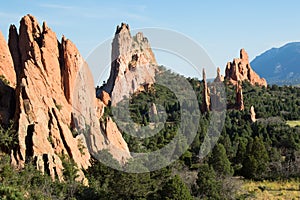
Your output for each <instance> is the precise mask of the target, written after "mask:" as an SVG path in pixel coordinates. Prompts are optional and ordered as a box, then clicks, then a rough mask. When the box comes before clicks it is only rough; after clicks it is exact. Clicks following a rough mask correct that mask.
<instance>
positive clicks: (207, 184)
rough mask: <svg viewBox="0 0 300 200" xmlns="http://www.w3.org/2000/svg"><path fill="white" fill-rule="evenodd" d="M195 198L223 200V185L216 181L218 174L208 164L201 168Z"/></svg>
mask: <svg viewBox="0 0 300 200" xmlns="http://www.w3.org/2000/svg"><path fill="white" fill-rule="evenodd" d="M196 183H197V186H196V187H195V190H196V191H195V196H198V197H200V198H201V199H205V198H208V199H221V198H220V190H221V184H220V183H219V182H218V181H217V179H216V173H215V171H214V169H213V168H211V167H210V166H209V165H208V164H204V165H201V166H200V167H199V172H198V178H197V181H196Z"/></svg>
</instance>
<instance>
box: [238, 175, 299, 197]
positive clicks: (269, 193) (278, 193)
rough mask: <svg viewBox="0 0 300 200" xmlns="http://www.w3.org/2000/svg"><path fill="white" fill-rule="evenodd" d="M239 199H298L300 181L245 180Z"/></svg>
mask: <svg viewBox="0 0 300 200" xmlns="http://www.w3.org/2000/svg"><path fill="white" fill-rule="evenodd" d="M240 195H241V199H280V200H281V199H282V200H283V199H291V200H292V199H295V200H296V199H300V181H299V180H298V181H297V180H294V181H272V182H271V181H262V182H253V181H245V182H244V184H243V186H242V192H241V194H240Z"/></svg>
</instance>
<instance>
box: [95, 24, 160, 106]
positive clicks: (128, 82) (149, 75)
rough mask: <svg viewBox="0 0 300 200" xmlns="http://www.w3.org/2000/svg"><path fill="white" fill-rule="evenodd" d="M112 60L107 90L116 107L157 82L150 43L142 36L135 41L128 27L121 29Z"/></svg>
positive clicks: (113, 44) (115, 39) (121, 27)
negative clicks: (126, 98) (124, 99)
mask: <svg viewBox="0 0 300 200" xmlns="http://www.w3.org/2000/svg"><path fill="white" fill-rule="evenodd" d="M111 59H112V63H111V72H110V77H109V79H108V81H107V84H106V85H105V86H104V87H103V89H104V90H105V91H106V92H107V93H108V94H110V97H111V103H112V105H113V106H114V105H116V104H117V103H118V102H120V101H121V100H122V99H123V98H124V96H125V97H129V95H130V94H133V93H135V92H138V91H140V90H144V87H145V86H146V87H147V85H149V84H150V85H151V84H153V83H154V82H155V78H154V77H155V72H156V71H157V63H156V60H155V58H154V54H153V52H152V50H151V47H150V44H149V42H148V39H147V38H145V37H144V36H143V34H142V33H137V35H136V36H133V37H132V36H131V34H130V30H129V26H128V25H126V24H124V23H122V24H121V26H118V27H117V30H116V34H115V37H114V39H113V42H112V58H111ZM99 93H100V91H99Z"/></svg>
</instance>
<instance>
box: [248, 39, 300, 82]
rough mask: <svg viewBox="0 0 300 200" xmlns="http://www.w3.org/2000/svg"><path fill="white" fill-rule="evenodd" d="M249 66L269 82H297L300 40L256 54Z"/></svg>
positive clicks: (299, 77)
mask: <svg viewBox="0 0 300 200" xmlns="http://www.w3.org/2000/svg"><path fill="white" fill-rule="evenodd" d="M251 66H252V67H253V69H254V70H255V71H257V73H258V74H260V75H261V76H263V77H265V78H266V79H267V81H268V83H270V84H279V85H283V84H299V83H300V42H293V43H288V44H286V45H284V46H282V47H280V48H272V49H270V50H268V51H266V52H264V53H262V54H261V55H259V56H257V57H256V58H255V59H254V60H253V61H252V62H251Z"/></svg>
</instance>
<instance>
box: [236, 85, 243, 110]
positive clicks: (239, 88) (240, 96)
mask: <svg viewBox="0 0 300 200" xmlns="http://www.w3.org/2000/svg"><path fill="white" fill-rule="evenodd" d="M235 105H236V109H237V110H244V109H245V106H244V96H243V89H242V86H241V84H240V83H239V82H238V83H237V85H236V102H235Z"/></svg>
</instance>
